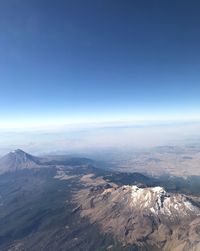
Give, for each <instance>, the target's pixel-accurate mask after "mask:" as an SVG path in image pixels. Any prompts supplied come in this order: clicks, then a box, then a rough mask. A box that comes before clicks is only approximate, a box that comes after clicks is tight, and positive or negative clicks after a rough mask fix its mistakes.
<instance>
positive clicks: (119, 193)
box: [75, 184, 200, 251]
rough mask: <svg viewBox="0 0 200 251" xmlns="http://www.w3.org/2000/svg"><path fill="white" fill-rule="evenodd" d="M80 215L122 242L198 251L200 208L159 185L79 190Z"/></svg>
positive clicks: (160, 248) (162, 248) (102, 186)
mask: <svg viewBox="0 0 200 251" xmlns="http://www.w3.org/2000/svg"><path fill="white" fill-rule="evenodd" d="M75 200H76V201H78V202H79V205H80V209H81V210H80V212H81V215H82V217H85V216H86V217H89V219H90V222H91V223H92V224H94V223H98V224H99V225H100V226H101V229H102V231H103V232H104V233H106V234H108V233H112V234H113V235H114V236H115V237H116V238H117V239H118V240H119V241H120V242H122V243H124V245H137V246H149V245H150V246H155V247H157V248H159V249H158V250H164V251H171V250H176V251H188V250H193V251H199V250H200V228H199V226H200V208H199V206H198V205H199V204H198V203H195V202H194V201H192V199H191V198H189V197H187V196H185V195H182V194H175V193H167V192H166V191H165V190H164V189H163V188H162V187H144V188H139V187H138V186H135V185H134V186H129V185H126V186H119V187H117V188H116V186H112V185H110V184H107V185H106V184H100V185H98V186H96V188H95V189H94V188H87V189H83V190H82V191H79V192H78V194H77V195H76V197H75Z"/></svg>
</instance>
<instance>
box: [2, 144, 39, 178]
mask: <svg viewBox="0 0 200 251" xmlns="http://www.w3.org/2000/svg"><path fill="white" fill-rule="evenodd" d="M38 166H39V159H38V158H37V157H35V156H32V155H31V154H28V153H26V152H24V151H23V150H21V149H16V150H14V151H12V152H10V153H8V154H6V155H5V156H4V157H2V158H1V159H0V173H1V174H2V173H5V172H12V171H16V170H19V169H31V168H36V167H38Z"/></svg>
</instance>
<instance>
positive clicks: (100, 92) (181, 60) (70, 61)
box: [0, 0, 200, 127]
mask: <svg viewBox="0 0 200 251" xmlns="http://www.w3.org/2000/svg"><path fill="white" fill-rule="evenodd" d="M199 11H200V3H199V1H185V0H180V1H178V0H169V1H160V0H159V1H149V0H146V1H145V0H136V1H132V0H126V1H122V0H121V1H119V0H109V1H108V0H90V1H88V0H85V1H82V0H67V1H64V0H59V1H55V0H54V1H52V0H40V1H39V0H34V1H33V0H29V1H26V0H9V1H1V2H0V123H1V125H3V126H4V125H5V126H8V125H9V126H11V127H12V126H13V125H18V126H19V127H20V126H23V125H26V124H27V125H28V124H37V123H38V125H39V124H45V123H46V124H51V123H52V124H54V123H55V124H56V123H57V124H59V123H60V124H62V123H67V122H70V123H71V122H74V121H75V122H87V121H93V122H95V121H96V122H99V121H110V120H112V121H114V120H116V121H120V120H127V121H128V120H134V119H136V118H137V119H141V120H142V119H144V120H145V119H147V120H148V119H150V118H155V119H163V118H167V119H168V118H169V119H170V118H178V119H179V118H180V119H181V118H192V119H194V118H199V117H200V112H199V111H200V98H199V96H200V31H199V26H200V15H199ZM56 121H57V122H56Z"/></svg>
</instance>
